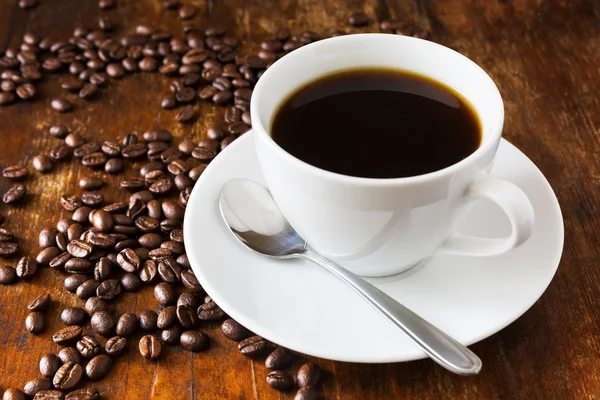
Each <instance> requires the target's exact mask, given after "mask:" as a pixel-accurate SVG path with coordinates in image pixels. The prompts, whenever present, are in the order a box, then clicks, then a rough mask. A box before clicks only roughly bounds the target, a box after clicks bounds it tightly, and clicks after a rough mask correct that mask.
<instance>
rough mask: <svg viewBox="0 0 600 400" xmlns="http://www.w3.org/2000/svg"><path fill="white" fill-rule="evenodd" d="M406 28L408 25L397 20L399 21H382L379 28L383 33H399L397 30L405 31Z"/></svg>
mask: <svg viewBox="0 0 600 400" xmlns="http://www.w3.org/2000/svg"><path fill="white" fill-rule="evenodd" d="M405 27H406V25H405V24H404V22H402V21H400V20H397V19H386V20H383V21H381V23H380V24H379V28H380V29H381V30H382V31H386V32H387V31H397V30H404V29H405Z"/></svg>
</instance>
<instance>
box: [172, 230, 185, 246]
mask: <svg viewBox="0 0 600 400" xmlns="http://www.w3.org/2000/svg"><path fill="white" fill-rule="evenodd" d="M169 238H170V239H171V240H173V241H175V242H177V243H183V229H173V230H172V231H171V233H170V234H169Z"/></svg>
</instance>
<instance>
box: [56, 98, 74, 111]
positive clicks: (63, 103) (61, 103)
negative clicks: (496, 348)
mask: <svg viewBox="0 0 600 400" xmlns="http://www.w3.org/2000/svg"><path fill="white" fill-rule="evenodd" d="M50 105H51V106H52V108H53V109H55V110H56V111H58V112H60V113H65V112H67V111H70V110H71V109H72V108H73V105H72V104H71V103H70V102H69V101H68V100H66V99H63V98H60V97H58V98H56V99H54V100H52V102H51V103H50Z"/></svg>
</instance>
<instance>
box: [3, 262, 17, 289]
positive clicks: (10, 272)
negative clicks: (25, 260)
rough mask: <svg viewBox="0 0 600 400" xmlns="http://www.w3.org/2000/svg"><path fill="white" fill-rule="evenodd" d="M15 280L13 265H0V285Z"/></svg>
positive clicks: (15, 273) (8, 283) (15, 274)
mask: <svg viewBox="0 0 600 400" xmlns="http://www.w3.org/2000/svg"><path fill="white" fill-rule="evenodd" d="M16 280H17V272H16V271H15V269H14V268H13V267H9V266H8V265H0V285H10V284H11V283H13V282H14V281H16Z"/></svg>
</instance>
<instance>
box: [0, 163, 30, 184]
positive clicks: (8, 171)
mask: <svg viewBox="0 0 600 400" xmlns="http://www.w3.org/2000/svg"><path fill="white" fill-rule="evenodd" d="M2 176H4V177H5V178H8V179H14V180H19V179H24V178H25V177H27V168H25V167H24V166H22V165H20V164H15V165H10V166H8V167H6V168H4V169H3V170H2Z"/></svg>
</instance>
